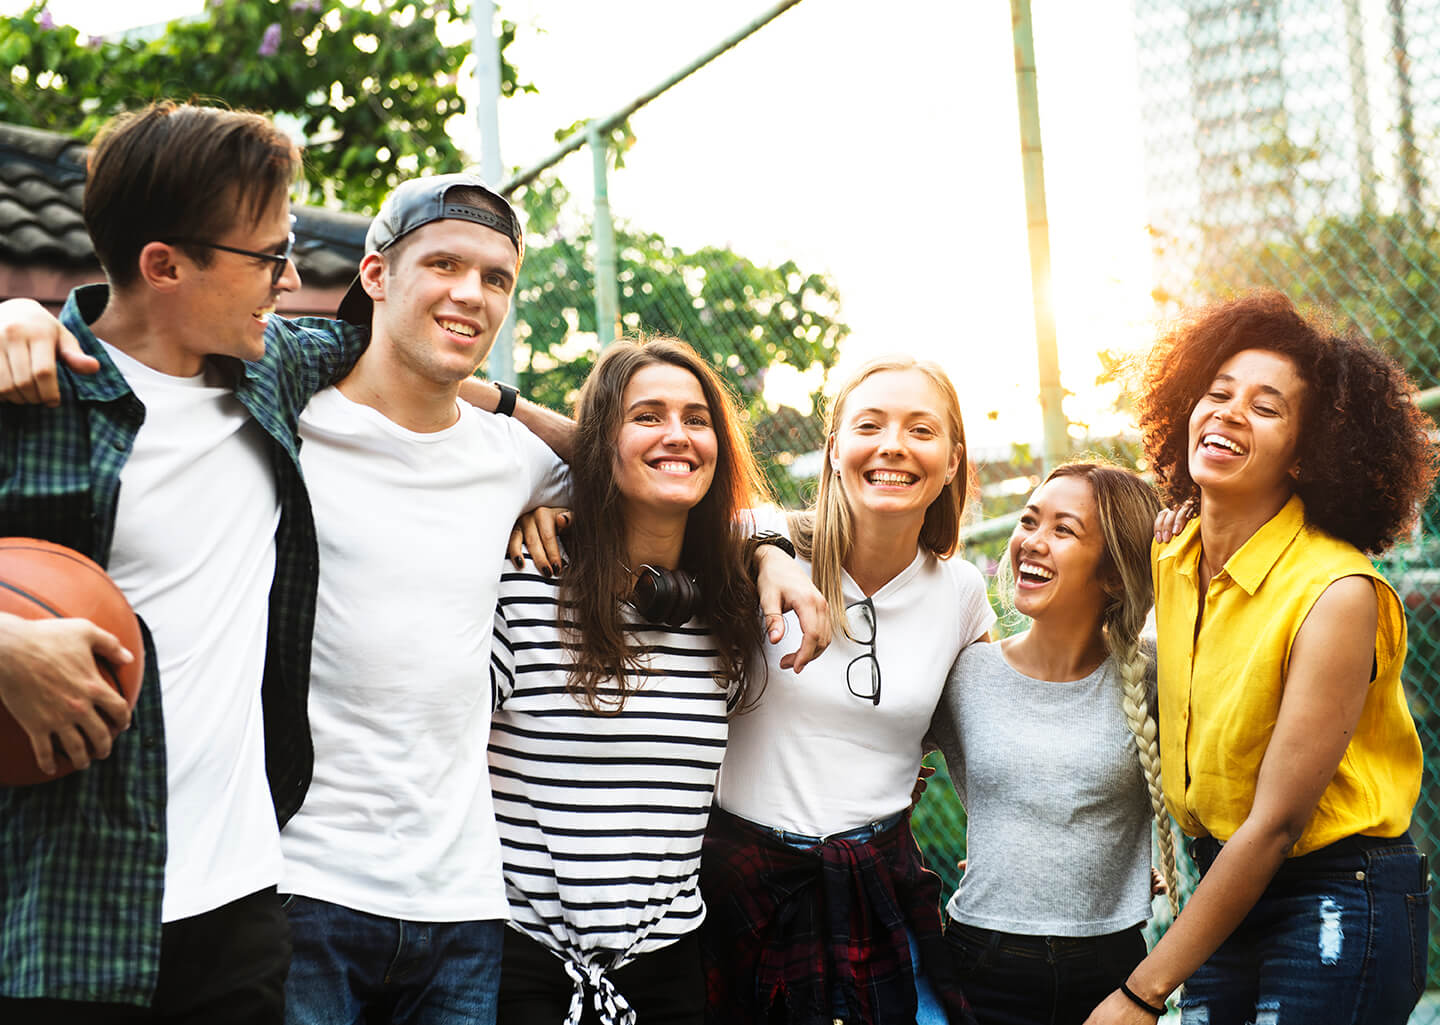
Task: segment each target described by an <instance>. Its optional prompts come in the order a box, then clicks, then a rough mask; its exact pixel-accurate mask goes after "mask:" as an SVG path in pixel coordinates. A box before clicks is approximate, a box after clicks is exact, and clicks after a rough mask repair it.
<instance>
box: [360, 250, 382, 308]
mask: <svg viewBox="0 0 1440 1025" xmlns="http://www.w3.org/2000/svg"><path fill="white" fill-rule="evenodd" d="M360 287H361V288H363V289H365V294H366V295H368V296H369V297H370V301H371V302H377V303H378V302H384V301H385V255H384V254H383V253H366V254H365V259H363V260H361V261H360Z"/></svg>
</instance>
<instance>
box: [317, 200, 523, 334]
mask: <svg viewBox="0 0 1440 1025" xmlns="http://www.w3.org/2000/svg"><path fill="white" fill-rule="evenodd" d="M457 188H466V189H479V190H480V191H482V192H484V193H485V195H486V196H488V197H490V198H492V199H494V200H495V206H496V207H497V208H498V209H499V210H500V211H503V212H497V211H496V210H492V209H490V208H489V207H484V206H475V205H473V204H470V203H463V202H460V201H458V200H453V201H452V200H447V199H446V197H447V196H448V195H449V194H450V193H451V191H452V190H454V189H457ZM447 220H459V221H473V222H474V223H476V224H483V225H484V226H485V227H487V228H492V229H494V230H495V231H498V232H499V233H500V234H502V235H504V236H505V237H506V238H508V239H509V240H510V241H511V242H513V243H515V252H516V253H517V254H518V256H519V258H521V259H524V257H525V233H524V231H523V230H522V229H521V227H520V218H519V217H518V216H517V215H516V213H515V208H514V207H512V206H511V205H510V203H509V201H508V200H506V199H505V197H504V196H502V195H500V194H499V193H498V192H496V191H495V190H494V189H492V188H490V186H488V185H486V184H485V182H484V180H483V179H481V178H479V177H478V176H476V175H473V174H463V173H462V174H437V175H431V176H429V177H426V178H412V179H410V180H409V181H407V182H401V183H400V184H399V185H397V186H396V187H395V191H394V192H392V193H390V195H389V196H387V197H385V202H384V203H382V204H380V212H379V213H377V214H376V215H375V219H374V220H373V221H371V222H370V230H369V231H367V232H366V233H365V255H366V256H369V255H370V254H371V253H383V252H384V251H385V250H387V249H389V248H390V247H391V246H393V245H394V244H395V243H396V242H399V241H400V240H401V239H402V238H404V237H405V236H406V235H408V234H410V233H411V232H412V231H414V230H415V229H417V228H423V227H424V226H425V225H427V224H429V223H430V222H431V221H447ZM373 312H374V304H373V303H372V302H371V301H370V297H369V296H368V295H366V294H365V289H364V288H363V287H362V286H361V284H360V275H359V274H356V275H355V280H354V281H352V282H350V288H349V290H348V291H346V293H345V298H344V299H341V300H340V308H339V310H337V311H336V316H338V317H339V318H340V319H341V320H345V321H349V322H350V323H351V324H359V325H360V326H361V327H369V326H370V316H371V314H372V313H373Z"/></svg>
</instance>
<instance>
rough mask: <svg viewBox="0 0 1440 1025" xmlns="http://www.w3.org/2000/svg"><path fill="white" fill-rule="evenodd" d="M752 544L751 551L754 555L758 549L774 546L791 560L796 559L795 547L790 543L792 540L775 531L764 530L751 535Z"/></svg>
mask: <svg viewBox="0 0 1440 1025" xmlns="http://www.w3.org/2000/svg"><path fill="white" fill-rule="evenodd" d="M750 544H751V545H752V547H751V549H750V552H751V554H754V552H755V551H756V549H758V548H759V547H760V546H761V545H774V546H775V547H776V548H778V549H780V550H781V551H782V552H784V553H785V554H786V555H788V556H790V558H792V559H793V558H795V546H794V545H792V544H791V543H790V539H789V538H788V537H786V536H785V535H784V534H777V533H775V531H773V530H762V531H760V532H759V533H758V534H751V535H750Z"/></svg>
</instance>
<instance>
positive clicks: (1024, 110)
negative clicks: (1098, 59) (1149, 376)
mask: <svg viewBox="0 0 1440 1025" xmlns="http://www.w3.org/2000/svg"><path fill="white" fill-rule="evenodd" d="M1010 16H1011V18H1012V20H1013V21H1014V26H1015V94H1016V98H1017V99H1018V100H1019V103H1020V160H1021V163H1022V166H1023V169H1024V172H1025V221H1026V223H1027V224H1028V225H1029V229H1030V294H1031V296H1032V297H1033V303H1034V306H1035V354H1036V359H1037V361H1038V363H1039V367H1040V414H1041V417H1042V418H1043V419H1042V424H1043V426H1044V431H1045V471H1046V472H1047V473H1048V472H1049V471H1050V470H1051V469H1053V468H1054V467H1055V466H1056V465H1057V464H1059V463H1061V462H1063V461H1064V459H1065V457H1066V456H1067V455H1068V454H1069V451H1070V433H1069V424H1068V423H1067V422H1066V420H1065V411H1064V409H1063V408H1061V404H1060V403H1061V400H1062V399H1063V398H1064V396H1065V391H1064V389H1063V388H1061V387H1060V355H1059V352H1058V351H1057V349H1056V344H1055V306H1054V303H1053V301H1052V299H1051V296H1050V221H1049V216H1048V215H1047V213H1046V211H1045V159H1044V151H1043V149H1042V148H1041V145H1040V91H1039V89H1038V88H1037V86H1036V84H1035V38H1034V35H1033V34H1032V33H1031V30H1030V0H1010Z"/></svg>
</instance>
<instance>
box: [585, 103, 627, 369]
mask: <svg viewBox="0 0 1440 1025" xmlns="http://www.w3.org/2000/svg"><path fill="white" fill-rule="evenodd" d="M585 135H586V141H587V142H588V143H589V146H590V156H591V163H592V166H593V168H594V171H595V228H594V233H593V234H594V237H595V334H596V336H597V337H598V338H599V339H600V346H601V347H602V348H603V347H605V346H606V345H609V344H610V343H611V342H613V341H614V340H615V333H616V328H617V326H618V324H619V321H620V295H619V291H618V288H617V285H616V281H615V275H616V269H615V225H614V223H613V222H612V221H611V219H610V184H609V159H608V158H609V153H610V146H609V143H608V141H607V140H606V139H605V137H604V136H602V135H601V134H600V130H599V129H598V128H597V127H596V123H595V122H594V121H591V122H590V124H589V125H588V126H587V127H586V129H585Z"/></svg>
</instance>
